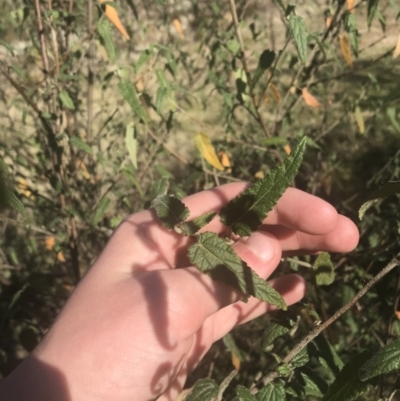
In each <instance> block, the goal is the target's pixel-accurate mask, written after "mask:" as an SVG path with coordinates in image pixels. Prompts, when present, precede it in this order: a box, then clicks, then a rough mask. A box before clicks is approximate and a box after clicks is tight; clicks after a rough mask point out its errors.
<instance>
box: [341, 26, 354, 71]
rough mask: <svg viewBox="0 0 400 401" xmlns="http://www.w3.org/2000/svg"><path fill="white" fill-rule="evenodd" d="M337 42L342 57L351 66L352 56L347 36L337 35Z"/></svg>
mask: <svg viewBox="0 0 400 401" xmlns="http://www.w3.org/2000/svg"><path fill="white" fill-rule="evenodd" d="M339 44H340V51H341V52H342V56H343V58H344V59H345V60H346V63H347V64H348V65H349V66H350V67H351V68H353V58H352V56H351V50H350V43H349V38H348V37H347V35H346V34H341V35H339Z"/></svg>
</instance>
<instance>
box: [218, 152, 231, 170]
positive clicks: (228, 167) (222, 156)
mask: <svg viewBox="0 0 400 401" xmlns="http://www.w3.org/2000/svg"><path fill="white" fill-rule="evenodd" d="M218 157H219V160H220V162H221V164H222V166H223V167H224V168H225V169H226V171H227V172H228V173H231V172H232V169H231V167H232V166H231V161H230V160H229V156H228V154H227V153H226V152H223V151H221V152H218Z"/></svg>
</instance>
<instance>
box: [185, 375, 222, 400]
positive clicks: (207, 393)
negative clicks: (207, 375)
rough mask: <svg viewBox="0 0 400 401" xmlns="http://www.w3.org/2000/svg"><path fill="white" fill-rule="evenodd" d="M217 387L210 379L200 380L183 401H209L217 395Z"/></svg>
mask: <svg viewBox="0 0 400 401" xmlns="http://www.w3.org/2000/svg"><path fill="white" fill-rule="evenodd" d="M218 390H219V388H218V385H217V383H216V382H215V381H214V380H212V379H200V380H198V381H197V382H196V384H195V385H194V386H193V388H192V390H191V391H190V393H189V394H188V395H187V396H186V398H185V401H211V400H213V399H214V398H215V397H216V396H217V395H218Z"/></svg>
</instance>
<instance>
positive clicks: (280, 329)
mask: <svg viewBox="0 0 400 401" xmlns="http://www.w3.org/2000/svg"><path fill="white" fill-rule="evenodd" d="M286 333H289V329H288V328H287V327H285V326H282V325H281V324H279V323H275V322H272V323H271V324H270V325H269V326H268V328H267V329H266V330H265V332H264V334H263V337H262V342H261V348H262V349H263V350H264V351H268V350H269V349H270V348H271V346H272V344H273V343H274V341H275V340H276V339H277V338H278V337H281V336H283V335H285V334H286Z"/></svg>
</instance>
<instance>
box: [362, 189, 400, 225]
mask: <svg viewBox="0 0 400 401" xmlns="http://www.w3.org/2000/svg"><path fill="white" fill-rule="evenodd" d="M398 193H400V181H389V182H388V183H387V184H386V185H385V186H384V187H383V188H381V189H379V190H378V191H376V192H374V193H373V194H372V195H371V197H370V198H369V200H368V201H367V202H365V203H364V204H362V205H361V207H360V209H359V210H358V218H359V219H360V220H362V219H363V217H364V214H365V212H366V211H367V210H368V209H369V208H370V207H371V206H373V205H375V204H377V203H378V202H379V200H380V199H384V198H387V197H389V196H392V195H396V194H398Z"/></svg>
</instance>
